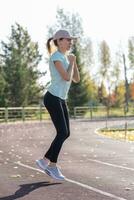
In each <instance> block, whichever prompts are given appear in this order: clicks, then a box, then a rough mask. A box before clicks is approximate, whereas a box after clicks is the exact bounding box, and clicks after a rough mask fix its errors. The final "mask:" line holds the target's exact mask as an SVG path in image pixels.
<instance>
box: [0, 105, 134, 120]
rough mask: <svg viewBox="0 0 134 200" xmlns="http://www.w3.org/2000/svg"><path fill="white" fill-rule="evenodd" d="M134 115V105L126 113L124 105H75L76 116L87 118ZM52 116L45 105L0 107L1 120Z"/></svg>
mask: <svg viewBox="0 0 134 200" xmlns="http://www.w3.org/2000/svg"><path fill="white" fill-rule="evenodd" d="M126 116H129V117H134V106H131V107H129V111H128V112H127V113H126V114H125V112H124V107H120V108H110V109H109V110H108V109H107V108H106V107H104V106H98V107H90V106H85V107H75V108H74V118H87V119H108V118H111V117H126ZM49 118H50V116H49V114H48V112H47V110H46V108H45V107H41V106H38V107H7V108H1V107H0V122H8V121H20V120H21V121H26V120H40V121H41V120H44V119H49Z"/></svg>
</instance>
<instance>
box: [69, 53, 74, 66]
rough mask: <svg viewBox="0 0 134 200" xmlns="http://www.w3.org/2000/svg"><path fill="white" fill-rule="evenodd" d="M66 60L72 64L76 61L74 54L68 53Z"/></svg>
mask: <svg viewBox="0 0 134 200" xmlns="http://www.w3.org/2000/svg"><path fill="white" fill-rule="evenodd" d="M68 60H69V62H70V64H71V65H73V64H74V63H76V56H75V55H73V54H70V55H68Z"/></svg>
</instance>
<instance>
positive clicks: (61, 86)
mask: <svg viewBox="0 0 134 200" xmlns="http://www.w3.org/2000/svg"><path fill="white" fill-rule="evenodd" d="M54 61H60V62H61V63H62V65H63V67H64V69H65V70H67V69H68V66H69V61H68V59H67V57H66V56H65V55H64V54H62V53H61V52H59V51H56V52H54V53H53V54H52V55H51V57H50V60H49V69H50V76H51V84H50V86H49V88H48V91H49V92H50V93H51V94H52V95H54V96H57V97H60V98H61V99H67V96H68V91H69V88H70V85H71V80H70V81H66V80H64V79H63V78H62V77H61V75H60V73H59V72H58V70H57V69H56V67H55V65H54Z"/></svg>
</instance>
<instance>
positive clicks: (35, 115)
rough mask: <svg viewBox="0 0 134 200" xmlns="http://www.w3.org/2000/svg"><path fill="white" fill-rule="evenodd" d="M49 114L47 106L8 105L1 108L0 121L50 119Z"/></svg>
mask: <svg viewBox="0 0 134 200" xmlns="http://www.w3.org/2000/svg"><path fill="white" fill-rule="evenodd" d="M48 118H49V114H48V112H47V110H46V109H45V107H41V106H39V107H7V108H0V122H8V121H17V120H19V121H20V120H22V121H25V120H40V121H41V120H42V119H48Z"/></svg>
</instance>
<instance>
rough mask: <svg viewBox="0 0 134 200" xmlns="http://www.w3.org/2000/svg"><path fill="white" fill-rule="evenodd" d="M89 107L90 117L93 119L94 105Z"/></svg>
mask: <svg viewBox="0 0 134 200" xmlns="http://www.w3.org/2000/svg"><path fill="white" fill-rule="evenodd" d="M89 109H90V118H91V119H92V118H93V112H92V106H91V107H89Z"/></svg>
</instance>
